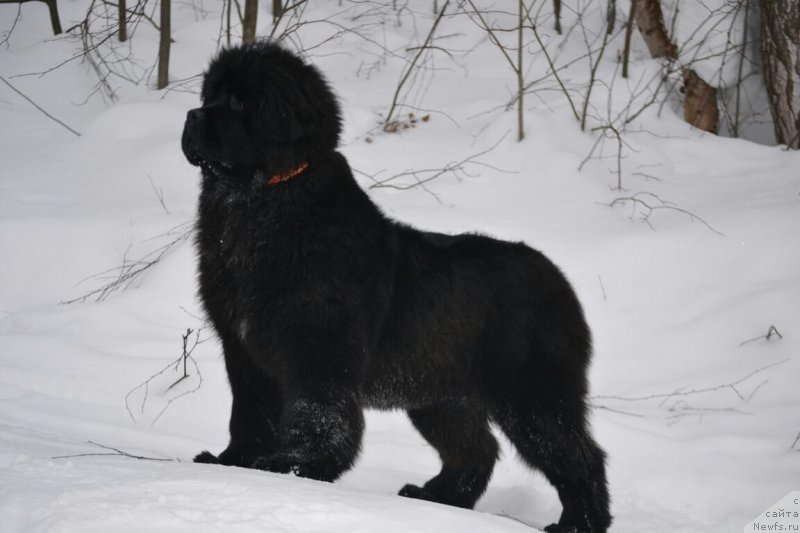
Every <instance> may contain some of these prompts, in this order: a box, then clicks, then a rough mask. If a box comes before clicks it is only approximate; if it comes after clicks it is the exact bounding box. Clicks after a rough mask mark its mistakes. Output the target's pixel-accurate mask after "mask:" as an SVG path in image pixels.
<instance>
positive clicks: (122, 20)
mask: <svg viewBox="0 0 800 533" xmlns="http://www.w3.org/2000/svg"><path fill="white" fill-rule="evenodd" d="M118 1H119V5H118V7H119V40H120V42H123V43H124V42H125V41H127V40H128V10H127V6H126V5H125V0H118Z"/></svg>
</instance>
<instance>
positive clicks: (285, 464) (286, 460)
mask: <svg viewBox="0 0 800 533" xmlns="http://www.w3.org/2000/svg"><path fill="white" fill-rule="evenodd" d="M250 468H256V469H258V470H266V471H267V472H275V473H276V474H295V475H296V476H300V477H310V476H307V475H303V474H304V473H305V472H304V469H302V468H301V467H300V465H299V464H298V461H297V460H296V459H294V458H290V457H282V456H280V455H271V456H268V457H257V458H256V459H255V460H253V462H252V463H251V464H250Z"/></svg>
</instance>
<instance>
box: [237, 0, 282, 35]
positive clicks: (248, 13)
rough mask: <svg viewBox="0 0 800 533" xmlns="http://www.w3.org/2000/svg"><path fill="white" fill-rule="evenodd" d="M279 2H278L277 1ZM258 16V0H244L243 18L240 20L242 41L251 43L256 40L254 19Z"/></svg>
mask: <svg viewBox="0 0 800 533" xmlns="http://www.w3.org/2000/svg"><path fill="white" fill-rule="evenodd" d="M278 3H280V2H278ZM257 18H258V0H245V2H244V19H243V20H242V42H243V43H245V44H247V43H252V42H255V40H256V19H257Z"/></svg>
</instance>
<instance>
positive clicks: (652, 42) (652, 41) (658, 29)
mask: <svg viewBox="0 0 800 533" xmlns="http://www.w3.org/2000/svg"><path fill="white" fill-rule="evenodd" d="M765 1H766V0H765ZM783 1H789V0H783ZM636 25H637V26H638V28H639V31H640V32H641V34H642V37H643V38H644V42H645V44H646V45H647V49H648V50H650V55H651V56H653V57H654V58H664V59H667V60H668V61H677V60H678V48H677V47H676V46H675V43H673V42H672V41H671V40H670V38H669V34H668V33H667V27H666V25H665V24H664V14H663V12H662V11H661V4H660V3H659V0H638V1H637V2H636ZM682 74H683V84H684V85H683V90H684V100H683V118H684V120H686V122H688V123H689V124H691V125H692V126H694V127H695V128H698V129H701V130H704V131H708V132H711V133H717V129H718V128H719V108H718V107H717V90H716V89H715V88H714V87H711V86H710V85H709V84H707V83H706V82H705V81H704V80H703V79H702V78H701V77H700V76H698V75H697V73H696V72H695V71H693V70H692V69H690V68H683V69H682Z"/></svg>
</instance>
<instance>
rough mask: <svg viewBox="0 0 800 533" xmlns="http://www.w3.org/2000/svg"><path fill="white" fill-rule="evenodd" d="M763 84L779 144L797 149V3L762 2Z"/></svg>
mask: <svg viewBox="0 0 800 533" xmlns="http://www.w3.org/2000/svg"><path fill="white" fill-rule="evenodd" d="M761 30H762V31H761V50H762V55H763V61H764V83H765V85H766V87H767V95H768V97H769V106H770V109H771V111H772V119H773V122H774V124H775V136H776V137H777V139H778V142H779V143H781V144H785V145H786V146H788V147H789V148H794V149H795V150H798V149H800V2H798V1H797V0H761Z"/></svg>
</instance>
